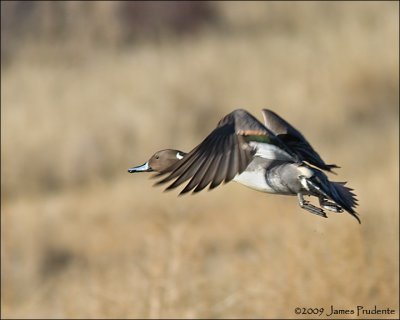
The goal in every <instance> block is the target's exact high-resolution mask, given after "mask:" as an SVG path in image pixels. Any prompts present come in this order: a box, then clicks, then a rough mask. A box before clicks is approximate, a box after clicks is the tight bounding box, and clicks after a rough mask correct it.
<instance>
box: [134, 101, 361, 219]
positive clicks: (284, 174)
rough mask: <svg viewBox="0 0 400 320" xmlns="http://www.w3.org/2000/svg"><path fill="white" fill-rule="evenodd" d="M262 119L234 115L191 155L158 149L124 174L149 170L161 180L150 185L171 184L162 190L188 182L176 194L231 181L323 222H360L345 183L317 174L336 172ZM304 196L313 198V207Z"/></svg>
mask: <svg viewBox="0 0 400 320" xmlns="http://www.w3.org/2000/svg"><path fill="white" fill-rule="evenodd" d="M262 114H263V117H264V124H262V123H261V122H260V121H258V120H257V119H256V118H255V117H254V116H252V115H251V114H250V113H249V112H247V111H246V110H243V109H237V110H234V111H232V112H231V113H229V114H228V115H226V116H225V117H224V118H222V119H221V120H220V121H219V123H218V125H217V127H216V128H215V129H214V130H213V131H212V132H211V133H210V134H209V135H208V136H207V137H206V138H205V139H204V140H203V141H202V142H201V143H200V144H199V145H198V146H196V147H195V148H194V149H193V150H192V151H190V152H188V153H185V152H182V151H179V150H173V149H165V150H161V151H158V152H156V153H155V154H154V155H153V156H152V157H151V158H150V159H149V161H147V162H146V163H145V164H143V165H141V166H136V167H132V168H130V169H128V172H130V173H133V172H150V171H155V172H157V174H156V177H158V178H160V179H161V180H159V181H158V182H157V183H156V185H161V184H166V183H169V182H172V183H171V184H170V185H169V186H168V187H167V188H166V190H170V189H173V188H176V187H178V186H180V185H181V184H182V183H184V182H186V181H187V180H189V179H190V181H189V182H188V183H187V184H186V186H185V187H184V189H183V190H182V191H181V192H180V194H185V193H187V192H190V191H192V192H193V193H197V192H199V191H201V190H203V189H204V188H206V187H207V186H209V189H213V188H215V187H217V186H219V185H220V184H221V183H222V182H224V183H227V182H229V181H232V180H233V181H236V182H238V183H240V184H243V185H245V186H246V187H249V188H252V189H255V190H258V191H261V192H267V193H273V194H280V195H294V196H297V199H298V203H299V205H300V207H301V208H303V209H305V210H308V211H309V212H311V213H313V214H316V215H318V216H321V217H324V218H327V215H326V213H325V211H324V209H326V210H329V211H332V212H336V213H339V212H343V211H344V210H345V211H347V212H348V213H349V214H351V215H352V216H353V217H354V218H356V219H357V221H358V222H359V223H361V221H360V218H359V217H358V214H357V213H356V211H355V207H356V206H357V205H358V204H357V199H356V195H355V194H354V193H353V192H352V191H353V189H351V188H349V187H347V186H345V184H346V183H345V182H333V181H330V180H329V179H328V177H327V175H326V174H325V173H324V172H323V170H324V171H327V172H330V173H334V172H333V171H332V169H334V168H339V167H338V166H337V165H335V164H326V163H325V162H324V161H323V160H322V158H321V157H320V155H319V154H318V153H317V152H316V151H315V150H314V149H313V147H312V146H311V145H310V143H309V142H308V141H307V140H306V139H305V137H304V136H303V135H302V134H301V133H300V132H299V131H298V130H297V129H295V128H294V127H293V126H292V125H290V124H289V123H288V122H287V121H285V120H284V119H283V118H281V117H280V116H278V115H277V114H276V113H275V112H273V111H271V110H268V109H263V110H262ZM304 196H314V197H317V198H318V200H319V207H317V206H314V205H312V204H311V203H310V202H309V201H307V200H305V199H304Z"/></svg>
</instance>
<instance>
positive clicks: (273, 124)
mask: <svg viewBox="0 0 400 320" xmlns="http://www.w3.org/2000/svg"><path fill="white" fill-rule="evenodd" d="M262 114H263V117H264V122H265V126H266V127H267V128H268V129H269V130H270V131H271V132H273V133H274V134H275V135H276V136H277V137H278V138H279V139H280V140H281V141H282V142H284V143H285V144H286V145H287V146H288V147H289V148H290V149H291V150H292V152H294V153H295V154H296V155H297V156H298V157H299V158H300V159H301V160H302V161H306V162H308V163H309V164H311V165H314V166H316V167H317V168H320V169H322V170H326V171H329V172H332V169H333V168H339V167H338V166H337V165H336V164H326V163H325V162H324V160H322V158H321V157H320V155H319V154H318V153H317V152H316V151H315V150H314V149H313V147H312V146H311V145H310V143H309V142H308V141H307V140H306V138H304V136H303V135H302V134H301V133H300V132H299V131H298V130H297V129H295V128H294V127H293V126H292V125H291V124H289V123H288V122H287V121H286V120H284V119H282V118H281V117H280V116H278V115H277V114H276V113H275V112H273V111H271V110H268V109H263V110H262Z"/></svg>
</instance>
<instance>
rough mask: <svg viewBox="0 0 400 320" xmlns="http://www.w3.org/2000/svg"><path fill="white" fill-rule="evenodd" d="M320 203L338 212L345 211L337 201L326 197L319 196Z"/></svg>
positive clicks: (325, 207) (323, 206)
mask: <svg viewBox="0 0 400 320" xmlns="http://www.w3.org/2000/svg"><path fill="white" fill-rule="evenodd" d="M319 204H320V206H321V207H322V208H324V209H327V210H329V211H333V212H336V213H340V212H343V209H342V207H341V206H338V205H337V204H336V203H334V202H332V201H329V200H328V199H326V198H325V197H319Z"/></svg>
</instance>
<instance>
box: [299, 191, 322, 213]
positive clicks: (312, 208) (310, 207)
mask: <svg viewBox="0 0 400 320" xmlns="http://www.w3.org/2000/svg"><path fill="white" fill-rule="evenodd" d="M297 199H298V200H299V205H300V207H301V208H303V209H305V210H307V211H309V212H311V213H313V214H316V215H317V216H320V217H324V218H328V217H327V216H326V213H325V211H324V210H322V209H321V208H318V207H316V206H314V205H312V204H311V203H310V202H309V201H306V200H304V198H303V195H302V194H301V193H298V194H297Z"/></svg>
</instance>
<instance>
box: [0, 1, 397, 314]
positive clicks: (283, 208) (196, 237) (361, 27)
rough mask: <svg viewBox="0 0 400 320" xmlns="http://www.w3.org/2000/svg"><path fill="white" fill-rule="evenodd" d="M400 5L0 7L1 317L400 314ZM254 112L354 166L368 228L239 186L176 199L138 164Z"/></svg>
mask: <svg viewBox="0 0 400 320" xmlns="http://www.w3.org/2000/svg"><path fill="white" fill-rule="evenodd" d="M398 10H399V3H398V2H246V3H244V2H212V3H208V2H185V3H175V2H168V3H159V2H149V3H147V2H140V1H139V2H134V3H132V2H118V1H115V2H84V3H83V2H60V3H59V2H54V3H48V2H35V3H33V2H19V1H15V2H1V27H2V28H1V36H2V37H1V41H2V45H1V57H2V70H1V79H2V81H1V89H2V90H1V92H2V94H1V151H2V152H1V173H2V174H1V200H2V201H1V222H2V224H1V231H2V233H1V249H2V250H1V280H2V281H1V285H2V286H1V293H2V294H1V307H2V308H1V313H2V314H1V316H2V318H13V317H17V318H31V317H36V318H41V317H45V318H48V317H59V318H60V317H62V318H98V317H107V318H116V317H117V318H127V317H129V318H149V317H150V318H162V317H177V318H194V317H200V318H229V317H237V318H254V317H259V318H263V317H267V318H277V317H283V318H296V317H299V318H304V317H307V316H305V315H302V316H301V317H300V316H296V315H295V313H294V308H295V307H324V308H326V309H329V308H330V305H334V306H335V307H336V308H342V309H353V308H356V306H357V305H363V306H364V307H365V308H373V307H374V306H375V305H377V307H378V308H387V307H390V308H394V309H395V310H396V314H394V315H392V317H393V318H398V317H399V309H398V301H399V300H398V299H399V284H398V283H399V263H398V258H399V244H398V241H399V227H398V226H399V215H398V214H399V198H398V194H399V178H398V177H399V167H398V165H399V147H398V146H399V138H398V133H399V121H398V117H399V108H398V107H399V92H398V86H399V73H398V68H399V60H398V58H399V40H398V39H399V18H398ZM237 107H243V108H246V109H247V110H249V111H250V112H251V113H253V114H254V115H256V116H257V117H259V118H261V113H260V110H261V109H262V108H264V107H268V108H271V109H273V110H275V111H276V112H277V113H278V114H280V115H281V116H283V117H284V118H286V119H287V120H288V121H289V122H291V123H293V124H294V126H295V127H297V128H299V129H300V130H301V131H302V132H303V133H304V135H305V136H306V137H307V138H308V139H309V140H310V141H311V143H312V144H313V146H314V147H315V148H316V149H317V150H318V151H319V152H320V154H321V155H322V156H323V158H324V159H325V160H326V161H327V162H328V163H337V164H338V165H340V166H341V167H342V168H341V169H339V170H337V171H338V174H339V175H338V176H331V178H332V179H333V180H337V181H342V180H347V181H349V185H350V186H352V187H353V188H355V190H356V193H357V195H358V198H359V200H360V207H359V210H358V211H359V213H360V216H361V219H362V225H358V224H357V223H356V221H355V220H354V219H353V218H352V217H350V216H349V215H347V214H342V215H335V214H330V215H329V219H321V218H319V217H317V216H314V215H311V214H309V213H307V212H305V211H303V210H301V209H300V208H299V206H298V205H297V201H296V199H294V198H289V197H280V196H271V195H268V194H262V193H258V192H254V191H252V190H250V189H246V188H244V187H242V186H239V185H237V184H234V183H231V184H227V185H225V186H223V187H220V188H217V189H216V190H214V191H213V192H204V193H203V194H199V195H196V196H186V197H179V198H178V197H177V192H170V193H163V192H162V189H161V188H153V187H152V184H153V182H152V181H151V180H149V179H148V178H149V175H146V174H142V175H139V174H138V175H130V174H128V173H127V172H126V169H127V168H128V167H130V166H132V165H138V164H142V163H143V162H144V161H146V160H147V159H148V157H149V156H150V155H151V154H152V153H153V152H155V151H157V150H159V149H163V148H168V147H170V148H176V149H181V150H184V151H188V150H190V149H191V148H192V147H193V146H195V145H196V144H197V143H198V142H200V141H201V140H202V139H203V138H204V137H205V136H206V135H207V133H208V132H209V131H210V130H212V129H213V128H214V126H215V125H216V123H217V122H218V120H219V119H220V118H221V117H222V116H224V115H225V114H226V113H228V112H230V111H231V110H233V109H234V108H237ZM309 317H311V316H309ZM346 317H348V318H356V315H347V316H346ZM372 317H373V318H376V317H374V316H372ZM314 318H315V316H314ZM322 318H324V317H322ZM340 318H344V316H343V315H341V316H340Z"/></svg>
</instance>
